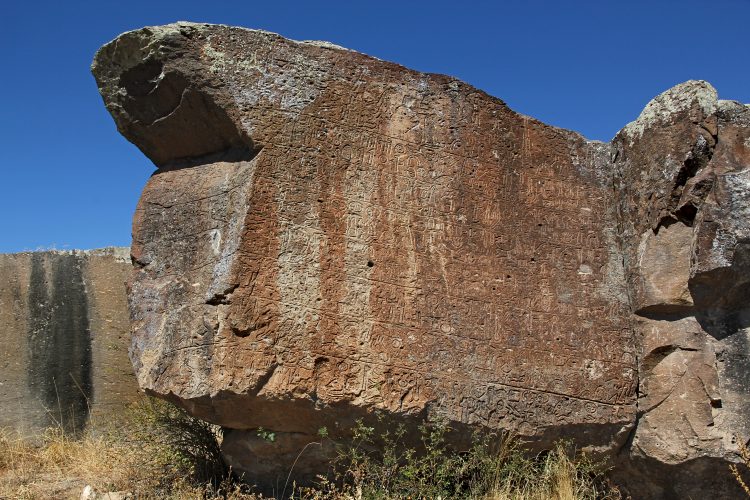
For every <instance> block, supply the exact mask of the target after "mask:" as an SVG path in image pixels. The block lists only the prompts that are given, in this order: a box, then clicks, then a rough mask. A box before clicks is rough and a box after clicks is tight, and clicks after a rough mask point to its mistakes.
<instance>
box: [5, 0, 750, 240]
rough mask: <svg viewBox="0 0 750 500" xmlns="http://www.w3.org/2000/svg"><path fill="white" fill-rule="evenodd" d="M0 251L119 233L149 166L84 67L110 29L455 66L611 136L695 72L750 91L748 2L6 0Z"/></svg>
mask: <svg viewBox="0 0 750 500" xmlns="http://www.w3.org/2000/svg"><path fill="white" fill-rule="evenodd" d="M2 13H3V21H4V22H3V29H2V30H0V47H2V52H3V56H4V57H3V64H2V70H1V71H0V99H2V111H1V112H0V146H2V151H3V154H2V156H1V157H0V168H1V169H2V178H1V179H2V180H0V210H2V216H1V217H0V252H14V251H22V250H34V249H38V248H50V247H55V248H95V247H102V246H108V245H128V244H129V243H130V220H131V216H132V213H133V210H134V208H135V204H136V202H137V199H138V196H139V194H140V190H141V189H142V187H143V185H144V183H145V182H146V180H147V178H148V176H149V175H150V174H151V173H152V171H153V166H152V165H151V164H150V162H149V161H148V160H147V159H146V158H145V157H144V156H143V155H142V154H141V153H140V152H139V151H138V150H137V149H136V148H135V147H134V146H132V145H131V144H129V143H128V142H127V141H126V140H125V139H123V138H122V137H121V136H120V135H119V134H118V133H117V131H116V129H115V126H114V123H113V121H112V119H111V118H110V117H109V115H108V114H107V112H106V110H105V108H104V106H103V104H102V101H101V98H100V97H99V94H98V92H97V89H96V85H95V83H94V79H93V77H92V76H91V74H90V72H89V65H90V64H91V60H92V57H93V55H94V52H95V51H96V50H97V48H99V46H101V45H102V44H103V43H105V42H107V41H109V40H111V39H112V38H114V37H115V36H117V35H118V34H119V33H121V32H123V31H126V30H131V29H135V28H139V27H142V26H146V25H154V24H165V23H169V22H173V21H177V20H188V21H205V22H215V23H223V24H232V25H238V26H246V27H250V28H262V29H266V30H270V31H275V32H278V33H280V34H282V35H284V36H287V37H289V38H294V39H318V40H329V41H332V42H334V43H337V44H339V45H343V46H345V47H350V48H352V49H356V50H359V51H361V52H364V53H367V54H371V55H374V56H377V57H379V58H381V59H386V60H390V61H395V62H398V63H401V64H404V65H406V66H409V67H412V68H415V69H418V70H422V71H429V72H437V73H445V74H449V75H453V76H456V77H458V78H460V79H462V80H464V81H466V82H468V83H471V84H472V85H474V86H476V87H479V88H481V89H483V90H485V91H487V92H489V93H490V94H493V95H495V96H497V97H500V98H501V99H503V100H505V102H507V103H508V104H509V105H510V106H511V107H512V108H513V109H515V110H516V111H519V112H521V113H524V114H527V115H531V116H534V117H536V118H539V119H541V120H543V121H545V122H547V123H550V124H553V125H557V126H560V127H565V128H570V129H574V130H577V131H579V132H581V133H582V134H584V135H585V136H586V137H588V138H591V139H600V140H609V139H610V138H611V137H612V136H613V135H614V134H615V132H616V131H617V130H619V129H620V128H621V127H622V126H624V125H625V124H626V123H627V122H629V121H631V120H633V119H634V118H635V117H636V116H637V115H638V113H639V112H640V110H641V109H642V108H643V106H644V105H645V104H646V103H647V102H648V101H649V100H650V99H651V98H652V97H653V96H654V95H656V94H658V93H660V92H662V91H663V90H665V89H667V88H669V87H671V86H672V85H674V84H676V83H679V82H682V81H685V80H688V79H691V78H696V79H704V80H708V81H710V82H711V83H712V84H713V85H714V86H715V87H716V88H717V89H718V91H719V95H720V97H721V98H724V99H736V100H739V101H742V102H750V79H749V78H748V76H750V64H749V63H750V50H749V49H750V35H749V34H748V21H750V0H714V1H706V0H701V1H693V0H681V1H659V0H651V1H642V0H629V1H627V2H618V1H614V0H609V1H608V0H598V1H575V0H568V1H551V0H549V1H533V0H532V1H512V2H511V1H499V0H498V1H495V2H490V1H487V2H470V1H466V2H458V1H455V0H454V1H452V2H444V1H439V0H433V1H423V2H417V1H409V0H400V1H395V2H394V1H391V0H379V1H371V2H364V1H357V0H349V1H331V0H328V1H312V0H307V1H284V0H276V1H250V0H234V1H222V0H213V1H211V0H203V1H192V0H180V1H160V0H149V1H141V0H125V1H116V2H115V1H108V0H99V1H97V2H83V1H81V2H76V1H75V0H71V1H67V2H66V1H51V0H47V1H34V0H25V1H22V0H9V1H8V2H4V4H3V8H2Z"/></svg>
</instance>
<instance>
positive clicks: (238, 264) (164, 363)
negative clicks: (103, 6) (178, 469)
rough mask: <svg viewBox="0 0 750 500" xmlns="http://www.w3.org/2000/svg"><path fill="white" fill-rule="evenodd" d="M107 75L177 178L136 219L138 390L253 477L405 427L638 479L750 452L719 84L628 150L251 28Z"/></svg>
mask: <svg viewBox="0 0 750 500" xmlns="http://www.w3.org/2000/svg"><path fill="white" fill-rule="evenodd" d="M93 72H94V75H95V76H96V78H97V82H98V84H99V88H100V91H101V93H102V96H103V97H104V101H105V104H106V105H107V108H108V109H109V111H110V112H111V113H112V116H113V117H114V119H115V122H116V123H117V126H118V129H119V130H120V132H121V133H123V135H125V137H127V138H128V139H129V140H130V141H132V142H134V143H135V144H136V145H137V146H138V147H140V148H141V150H142V151H143V152H144V153H145V154H146V155H147V156H148V157H149V158H151V159H152V160H153V161H154V163H155V164H156V165H157V167H158V168H159V169H158V170H157V172H156V173H155V174H154V176H153V177H152V178H151V180H150V181H149V183H148V185H147V186H146V188H145V189H144V192H143V195H142V197H141V200H140V203H139V205H138V208H137V211H136V214H135V219H134V231H133V233H134V241H133V246H132V254H133V257H134V260H135V262H136V265H137V269H136V270H135V272H134V274H133V277H132V279H131V283H130V307H131V316H132V319H133V322H134V323H133V335H134V336H133V344H132V347H131V357H132V360H133V363H134V365H135V368H136V373H137V377H138V381H139V384H140V385H141V387H143V388H145V389H146V390H147V391H148V392H151V393H153V394H156V395H159V396H161V397H164V398H168V399H171V400H173V401H175V402H177V403H179V404H181V405H182V406H184V407H185V408H187V409H188V410H189V411H190V412H191V413H193V414H194V415H197V416H199V417H201V418H204V419H206V420H209V421H212V422H215V423H217V424H220V425H222V426H224V427H226V428H227V429H228V432H227V434H226V438H225V441H224V451H225V455H226V457H227V459H228V460H229V462H230V463H231V464H232V465H233V467H234V468H235V470H239V471H243V472H245V473H246V474H247V477H248V479H250V480H253V481H259V482H265V483H266V484H269V483H270V484H274V483H277V482H278V479H279V477H281V479H282V480H283V479H284V478H285V477H286V475H287V473H288V472H289V468H290V465H291V463H292V462H293V461H294V459H295V457H297V456H298V454H299V450H301V449H302V447H304V445H305V444H307V443H309V442H311V441H315V440H317V439H316V433H317V430H318V429H319V428H320V427H323V426H326V427H327V428H328V430H329V432H330V433H331V434H332V437H334V438H335V437H337V436H341V435H342V434H344V433H346V432H347V430H348V428H349V426H350V425H351V423H352V422H353V420H354V419H355V418H358V417H361V416H368V415H372V414H373V413H374V412H378V411H379V412H381V413H382V414H384V415H386V418H387V419H390V420H391V421H396V420H397V421H405V422H407V423H408V422H412V423H413V422H418V421H420V420H421V419H423V418H425V417H426V416H439V417H442V418H445V419H447V420H448V421H450V422H451V423H452V425H453V426H454V427H456V428H458V429H468V428H472V427H474V428H476V427H484V428H489V429H501V428H502V429H512V430H514V431H516V432H518V433H520V434H521V435H522V436H524V437H526V438H528V439H530V440H531V441H532V442H533V443H535V444H536V445H537V446H539V447H543V446H546V445H547V444H548V443H549V442H550V441H551V440H552V439H554V438H556V437H558V436H561V435H563V436H569V437H573V438H575V439H576V440H577V441H578V443H579V444H580V445H582V446H586V447H588V448H590V449H593V450H596V451H599V452H603V453H607V454H609V455H610V456H612V457H618V459H620V460H623V461H624V462H625V463H627V466H628V467H631V468H632V470H640V469H643V470H646V469H648V465H649V464H650V463H651V462H654V463H656V464H658V465H660V466H662V465H663V466H665V467H666V466H668V465H671V464H682V463H683V462H686V461H690V460H694V459H696V458H699V457H712V458H710V459H711V460H713V459H717V460H718V459H724V458H726V457H727V456H728V454H729V453H730V452H731V450H732V449H733V445H732V443H731V439H729V437H728V436H729V434H730V433H731V431H733V430H734V431H737V432H742V431H743V430H744V429H745V427H744V425H745V423H744V422H745V421H744V420H743V419H742V415H743V412H744V406H743V405H745V404H746V401H747V400H748V398H746V397H745V396H744V395H743V391H745V389H746V385H747V384H746V382H747V381H746V380H744V379H743V376H744V375H743V374H744V369H743V367H744V363H745V360H746V355H747V353H746V351H745V347H744V346H745V343H744V339H745V332H744V330H743V324H742V318H743V315H742V314H741V312H739V311H740V310H741V307H742V305H743V304H744V302H743V300H742V294H743V291H744V290H745V288H744V281H743V279H744V276H747V274H745V273H744V270H743V269H744V268H743V267H742V266H743V265H744V253H743V249H742V241H743V240H742V238H743V237H745V236H744V231H747V227H748V226H747V222H746V220H747V219H746V218H745V217H744V216H743V215H742V212H743V211H744V210H747V204H746V203H745V201H744V200H743V198H742V197H743V196H746V195H747V193H748V191H747V190H746V189H743V185H742V179H743V173H742V169H743V168H744V167H743V165H747V163H748V162H747V149H746V148H747V147H748V144H747V142H748V140H747V139H746V137H747V135H742V134H746V130H747V129H746V128H744V125H743V124H744V123H745V121H743V120H747V118H746V117H747V113H748V111H747V108H746V107H745V106H742V105H739V104H734V103H721V104H720V103H719V102H718V101H717V99H716V95H715V92H714V91H713V89H711V88H710V86H708V85H707V84H705V83H702V82H689V83H687V84H684V85H683V86H681V87H676V88H675V89H672V90H671V91H670V92H668V93H667V94H664V95H663V96H660V98H658V99H657V100H656V101H654V103H652V104H650V105H649V107H648V108H647V110H646V111H644V115H642V117H641V118H640V119H639V120H638V121H637V122H635V123H634V124H631V125H629V126H628V127H626V129H624V130H623V131H622V132H621V133H620V134H619V135H618V136H617V137H616V139H615V140H614V141H613V143H612V144H602V143H598V142H590V141H587V140H585V139H584V138H583V137H581V136H580V135H578V134H576V133H574V132H570V131H566V130H561V129H557V128H554V127H550V126H548V125H545V124H543V123H540V122H538V121H536V120H534V119H532V118H528V117H525V116H521V115H519V114H517V113H515V112H513V111H511V110H510V109H509V108H508V107H507V106H506V105H505V104H504V103H503V102H502V101H500V100H498V99H496V98H494V97H492V96H489V95H487V94H486V93H484V92H481V91H479V90H477V89H475V88H473V87H470V86H468V85H466V84H464V83H462V82H460V81H457V80H455V79H453V78H450V77H446V76H441V75H431V74H424V73H418V72H415V71H412V70H409V69H406V68H403V67H401V66H398V65H396V64H392V63H388V62H384V61H380V60H377V59H374V58H371V57H368V56H365V55H362V54H359V53H357V52H353V51H348V50H346V49H342V48H340V47H336V46H332V45H330V44H326V43H320V42H293V41H290V40H286V39H284V38H282V37H280V36H278V35H275V34H272V33H266V32H260V31H252V30H246V29H241V28H230V27H226V26H215V25H201V24H190V23H179V24H175V25H169V26H164V27H155V28H144V29H142V30H138V31H134V32H129V33H125V34H123V35H121V36H120V37H118V38H117V39H116V40H114V41H113V42H111V43H109V44H107V45H105V46H104V47H103V48H102V49H101V50H100V51H99V52H98V53H97V56H96V59H95V61H94V66H93ZM660 99H661V101H660ZM743 155H744V156H743ZM720 178H721V180H720ZM719 331H720V332H721V333H718V332H719ZM639 373H640V377H639ZM639 380H640V383H641V390H640V391H639V389H638V384H639ZM683 394H684V395H685V396H684V397H683V396H682V395H683ZM683 414H684V417H683V418H680V415H683ZM725 415H731V417H729V416H727V417H725ZM639 417H640V418H639ZM636 423H638V427H637V430H636ZM259 427H263V428H265V429H269V430H272V431H274V432H276V433H277V436H279V438H278V439H279V444H278V445H277V446H276V447H270V448H271V449H269V446H268V443H265V442H263V441H262V439H261V438H259V437H258V435H257V431H256V429H257V428H259ZM686 429H692V432H693V434H690V433H689V432H688V431H687V430H686ZM717 436H719V437H717ZM656 443H662V444H658V445H657V444H656ZM315 450H316V451H311V452H310V453H308V454H306V455H305V457H304V459H303V460H302V461H301V462H302V463H300V464H298V466H297V468H296V469H295V475H297V476H298V478H300V479H304V478H305V476H306V475H308V476H309V474H312V473H314V472H316V471H319V470H318V469H319V467H320V460H322V459H323V458H324V457H325V455H326V453H327V452H328V451H329V450H326V449H320V448H319V447H316V448H315ZM316 454H317V455H316ZM633 454H634V455H636V459H635V461H634V460H632V459H631V455H633ZM271 456H272V458H269V457H271ZM258 457H262V460H261V459H259V458H258ZM717 463H718V462H717ZM642 464H646V465H642ZM665 464H666V465H665ZM639 468H640V469H639ZM695 470H697V468H695ZM646 472H648V471H646ZM722 478H723V479H724V480H726V475H724V476H722ZM624 481H626V482H627V481H628V478H625V479H624ZM638 482H639V484H640V483H641V482H642V481H640V479H639V480H638ZM725 482H726V481H725ZM652 483H653V484H652ZM652 483H648V484H646V483H644V484H646V485H645V486H643V489H644V491H646V490H648V491H649V492H658V494H662V495H665V496H668V495H671V494H676V493H675V492H674V491H672V490H670V489H669V488H671V486H665V485H664V484H663V483H664V478H663V477H661V478H659V476H658V475H657V477H656V479H654V480H653V481H652ZM637 487H638V486H637V485H636V488H637ZM721 487H722V488H723V489H722V490H721V491H719V493H717V494H722V492H728V491H730V490H729V488H731V487H732V486H731V485H727V484H722V485H721ZM660 488H666V489H660Z"/></svg>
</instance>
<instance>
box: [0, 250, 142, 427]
mask: <svg viewBox="0 0 750 500" xmlns="http://www.w3.org/2000/svg"><path fill="white" fill-rule="evenodd" d="M128 253H129V252H128V249H127V248H108V249H101V250H91V251H47V252H27V253H18V254H3V255H0V324H2V325H3V328H2V330H0V345H1V346H2V347H0V352H2V355H1V356H0V427H2V428H6V429H7V428H10V429H14V430H16V431H18V432H20V433H21V434H23V435H26V436H35V435H37V434H38V433H39V432H41V431H42V430H43V429H45V428H46V427H49V426H56V425H58V424H62V425H63V427H64V428H66V429H68V430H75V431H77V430H81V429H83V428H84V427H85V426H86V425H88V424H89V423H93V424H96V423H97V422H100V423H105V422H107V421H110V420H111V419H112V418H113V416H115V415H117V414H118V413H120V412H121V411H122V410H123V409H124V407H125V406H126V405H127V404H128V403H129V402H131V401H133V400H134V399H135V398H136V397H137V396H138V394H139V391H138V385H137V383H136V380H135V376H134V374H133V369H132V366H131V365H130V362H129V359H128V356H127V350H128V345H129V344H130V321H129V314H128V307H127V300H126V294H125V280H126V279H127V277H128V275H129V274H130V272H131V265H130V259H129V258H128Z"/></svg>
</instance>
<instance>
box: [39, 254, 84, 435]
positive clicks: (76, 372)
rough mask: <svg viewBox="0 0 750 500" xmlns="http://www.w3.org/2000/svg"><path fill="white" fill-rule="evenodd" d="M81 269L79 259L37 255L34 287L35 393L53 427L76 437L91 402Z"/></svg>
mask: <svg viewBox="0 0 750 500" xmlns="http://www.w3.org/2000/svg"><path fill="white" fill-rule="evenodd" d="M45 261H46V263H47V264H48V265H47V266H45ZM82 266H83V261H82V259H81V257H79V256H77V255H71V254H50V253H48V254H34V255H33V256H32V258H31V280H30V283H29V322H28V325H29V335H28V339H27V345H28V351H29V363H28V367H27V370H28V381H29V385H30V390H31V393H32V394H34V395H35V396H36V397H37V398H38V399H39V400H40V402H41V403H42V404H43V405H44V406H45V407H46V408H47V411H48V415H49V418H50V423H51V424H55V425H60V426H61V427H62V428H63V429H64V430H65V431H66V432H73V433H76V432H80V431H81V430H83V428H84V427H85V425H86V423H87V421H88V416H89V401H90V400H91V397H92V380H91V367H92V359H91V334H90V329H89V318H88V300H87V297H86V289H85V285H84V281H83V269H82Z"/></svg>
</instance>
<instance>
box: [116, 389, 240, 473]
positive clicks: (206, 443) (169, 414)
mask: <svg viewBox="0 0 750 500" xmlns="http://www.w3.org/2000/svg"><path fill="white" fill-rule="evenodd" d="M128 423H129V425H128V433H130V434H131V436H130V437H129V439H133V440H134V441H135V442H140V443H153V444H155V446H154V447H153V448H154V459H155V460H156V461H157V462H159V463H161V464H162V465H163V467H165V468H169V469H171V470H173V471H174V473H175V474H176V475H180V476H182V477H189V478H190V479H191V481H192V482H193V483H196V484H203V483H211V484H214V485H217V484H219V483H221V482H222V481H223V480H224V479H225V477H226V476H227V474H228V472H229V470H228V468H227V466H226V464H225V463H224V459H223V458H222V456H221V428H220V427H218V426H216V425H212V424H209V423H208V422H205V421H203V420H200V419H198V418H195V417H192V416H190V415H189V414H188V413H187V412H186V411H185V410H183V409H181V408H179V407H177V406H174V405H172V404H171V403H168V402H166V401H162V400H159V399H155V398H148V399H146V400H143V401H141V402H139V403H137V404H136V405H135V406H133V407H132V408H131V410H130V414H129V418H128Z"/></svg>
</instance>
